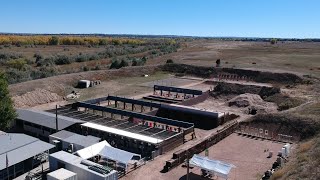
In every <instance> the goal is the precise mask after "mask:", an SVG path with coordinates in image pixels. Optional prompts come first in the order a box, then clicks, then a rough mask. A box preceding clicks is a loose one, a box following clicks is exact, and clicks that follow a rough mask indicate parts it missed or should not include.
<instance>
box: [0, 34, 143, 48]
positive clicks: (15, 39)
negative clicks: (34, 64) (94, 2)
mask: <svg viewBox="0 0 320 180" xmlns="http://www.w3.org/2000/svg"><path fill="white" fill-rule="evenodd" d="M143 43H145V41H144V40H142V39H129V38H110V37H78V36H18V35H0V45H15V46H22V45H92V46H98V45H108V44H114V45H119V44H132V45H138V44H143Z"/></svg>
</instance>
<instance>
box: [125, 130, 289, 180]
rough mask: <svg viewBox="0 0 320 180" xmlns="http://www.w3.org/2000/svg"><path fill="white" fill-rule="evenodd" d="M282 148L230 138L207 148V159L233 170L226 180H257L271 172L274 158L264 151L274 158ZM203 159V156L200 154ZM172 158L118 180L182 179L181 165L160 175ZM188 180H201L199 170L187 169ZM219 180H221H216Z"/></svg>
mask: <svg viewBox="0 0 320 180" xmlns="http://www.w3.org/2000/svg"><path fill="white" fill-rule="evenodd" d="M283 145H284V144H281V143H277V142H272V141H268V140H261V139H251V138H247V137H243V136H240V135H238V134H235V133H234V134H231V135H230V136H228V137H227V138H225V139H224V140H222V141H220V142H219V143H217V144H216V145H214V146H212V147H211V148H209V158H211V159H215V160H220V161H224V162H227V163H231V164H233V165H235V166H236V168H234V169H232V170H231V172H230V174H229V180H251V179H257V178H258V177H260V176H261V175H262V174H263V173H264V172H265V171H266V170H268V169H269V168H271V166H272V164H273V162H274V161H275V160H276V156H273V157H272V158H267V156H268V155H269V152H264V151H265V150H266V149H269V151H273V152H274V153H273V154H276V153H277V152H278V151H279V150H280V149H281V148H282V146H283ZM201 155H204V153H201ZM170 156H172V154H171V153H167V154H165V155H163V156H160V157H157V158H156V159H155V160H153V161H149V162H147V164H146V165H144V166H142V167H140V168H139V169H137V170H135V171H133V172H131V173H129V174H128V175H126V176H125V177H123V178H122V179H125V180H141V179H152V180H158V179H159V180H160V179H161V180H162V179H170V180H171V179H172V180H184V179H186V172H187V169H186V168H184V167H182V165H180V166H178V167H176V168H174V169H172V170H171V171H169V172H167V173H161V172H160V171H161V170H162V168H163V165H164V161H165V160H168V157H170ZM190 174H191V175H190V180H196V179H202V178H201V176H200V175H201V171H200V169H199V168H192V169H190ZM218 179H221V178H218Z"/></svg>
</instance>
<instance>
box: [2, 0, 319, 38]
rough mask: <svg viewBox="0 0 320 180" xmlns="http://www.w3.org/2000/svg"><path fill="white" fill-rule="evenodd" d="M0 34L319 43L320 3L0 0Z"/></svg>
mask: <svg viewBox="0 0 320 180" xmlns="http://www.w3.org/2000/svg"><path fill="white" fill-rule="evenodd" d="M0 32H6V33H75V34H81V33H85V34H91V33H102V34H140V35H186V36H211V37H266V38H270V37H274V38H320V0H0Z"/></svg>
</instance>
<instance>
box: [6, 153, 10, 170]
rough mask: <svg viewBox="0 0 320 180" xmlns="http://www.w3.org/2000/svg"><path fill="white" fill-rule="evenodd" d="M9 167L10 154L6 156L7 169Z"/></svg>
mask: <svg viewBox="0 0 320 180" xmlns="http://www.w3.org/2000/svg"><path fill="white" fill-rule="evenodd" d="M8 167H9V159H8V154H6V168H8Z"/></svg>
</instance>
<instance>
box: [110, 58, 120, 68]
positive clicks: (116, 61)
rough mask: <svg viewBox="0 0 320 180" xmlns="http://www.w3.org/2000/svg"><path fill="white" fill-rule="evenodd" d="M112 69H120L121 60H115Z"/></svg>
mask: <svg viewBox="0 0 320 180" xmlns="http://www.w3.org/2000/svg"><path fill="white" fill-rule="evenodd" d="M110 69H119V61H118V60H113V61H112V63H111V65H110Z"/></svg>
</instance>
